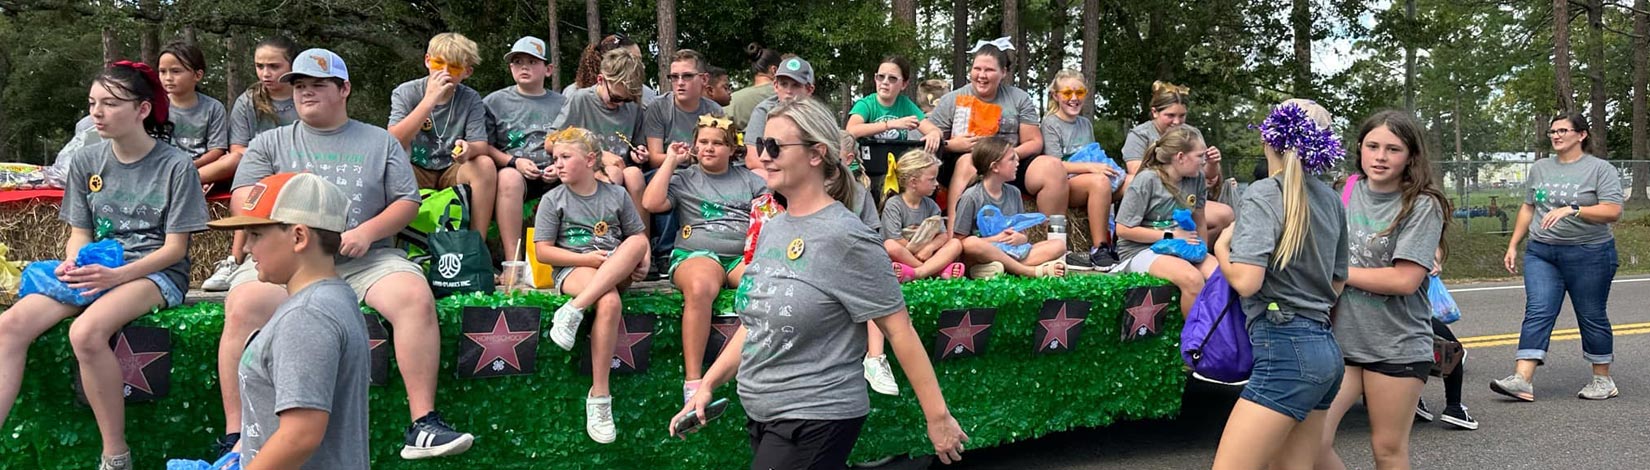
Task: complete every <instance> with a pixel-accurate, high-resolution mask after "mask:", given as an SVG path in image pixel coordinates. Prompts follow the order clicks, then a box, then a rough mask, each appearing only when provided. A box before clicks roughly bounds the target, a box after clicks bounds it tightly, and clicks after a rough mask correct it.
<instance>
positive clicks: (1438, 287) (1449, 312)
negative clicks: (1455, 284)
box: [1427, 276, 1461, 323]
mask: <svg viewBox="0 0 1650 470" xmlns="http://www.w3.org/2000/svg"><path fill="white" fill-rule="evenodd" d="M1427 300H1428V301H1430V302H1431V303H1432V317H1433V318H1437V319H1438V321H1441V322H1444V323H1455V322H1456V321H1458V320H1460V319H1461V307H1459V306H1457V305H1456V304H1455V296H1453V295H1450V293H1449V288H1446V287H1444V281H1443V280H1441V279H1438V276H1427Z"/></svg>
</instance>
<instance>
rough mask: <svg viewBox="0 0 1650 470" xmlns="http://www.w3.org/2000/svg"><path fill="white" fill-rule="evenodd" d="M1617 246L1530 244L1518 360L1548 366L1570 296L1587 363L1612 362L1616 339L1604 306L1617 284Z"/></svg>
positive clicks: (1604, 243) (1608, 244)
mask: <svg viewBox="0 0 1650 470" xmlns="http://www.w3.org/2000/svg"><path fill="white" fill-rule="evenodd" d="M1617 264H1618V262H1617V259H1616V242H1615V240H1610V241H1606V242H1602V243H1594V244H1591V245H1548V244H1546V243H1541V242H1537V241H1533V240H1532V241H1530V244H1529V246H1528V247H1526V248H1525V251H1524V292H1525V294H1524V295H1525V301H1524V302H1525V303H1524V327H1523V328H1522V330H1521V331H1519V334H1518V355H1517V358H1518V359H1531V360H1535V361H1536V362H1538V363H1539V362H1544V361H1545V360H1546V358H1547V343H1548V342H1549V340H1550V339H1551V336H1552V334H1553V323H1554V322H1555V321H1557V320H1558V311H1559V310H1560V309H1561V308H1562V306H1563V303H1564V294H1565V293H1569V295H1570V308H1572V309H1574V310H1575V312H1576V324H1577V325H1579V326H1580V327H1581V351H1582V352H1583V353H1584V354H1583V357H1585V358H1587V360H1588V361H1589V362H1592V363H1594V364H1609V363H1610V362H1611V360H1612V359H1614V354H1613V353H1614V351H1615V341H1614V340H1615V337H1614V336H1613V333H1611V331H1610V317H1609V316H1608V315H1607V314H1606V312H1605V303H1606V302H1608V301H1609V300H1610V282H1611V281H1612V280H1614V279H1615V278H1616V266H1617Z"/></svg>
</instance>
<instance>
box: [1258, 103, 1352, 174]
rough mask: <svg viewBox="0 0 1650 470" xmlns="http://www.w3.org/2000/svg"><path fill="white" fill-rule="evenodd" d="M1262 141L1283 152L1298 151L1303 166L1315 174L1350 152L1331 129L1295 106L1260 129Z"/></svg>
mask: <svg viewBox="0 0 1650 470" xmlns="http://www.w3.org/2000/svg"><path fill="white" fill-rule="evenodd" d="M1249 128H1251V129H1258V130H1260V139H1261V140H1262V141H1264V142H1266V145H1270V146H1272V148H1273V149H1277V150H1279V151H1283V150H1289V149H1294V150H1295V153H1296V154H1297V155H1296V156H1297V158H1300V160H1301V166H1302V167H1303V168H1304V169H1305V170H1306V171H1307V172H1308V173H1311V174H1314V175H1316V174H1322V173H1324V172H1327V171H1329V169H1330V168H1333V167H1334V166H1335V164H1336V163H1339V162H1340V161H1341V160H1343V159H1345V158H1346V149H1343V148H1341V141H1340V139H1338V138H1336V137H1335V133H1334V132H1332V131H1330V130H1329V128H1328V127H1319V126H1318V123H1316V122H1313V121H1312V118H1311V117H1310V116H1307V115H1306V110H1305V109H1302V108H1301V107H1300V106H1297V105H1295V104H1294V103H1289V104H1285V105H1283V106H1279V107H1278V108H1277V109H1274V110H1272V114H1271V115H1270V116H1267V117H1266V121H1263V122H1261V124H1260V125H1259V126H1253V125H1251V126H1249Z"/></svg>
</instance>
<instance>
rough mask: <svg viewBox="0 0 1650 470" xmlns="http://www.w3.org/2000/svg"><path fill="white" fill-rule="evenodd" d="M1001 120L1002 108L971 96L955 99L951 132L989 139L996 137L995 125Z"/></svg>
mask: <svg viewBox="0 0 1650 470" xmlns="http://www.w3.org/2000/svg"><path fill="white" fill-rule="evenodd" d="M1002 118H1003V107H1002V106H997V105H996V104H992V103H991V102H989V101H983V100H981V99H979V98H977V97H975V96H973V95H962V96H958V97H957V115H956V119H955V120H954V122H953V123H952V126H951V131H952V132H953V133H958V132H959V131H962V132H965V134H963V135H965V136H969V137H976V136H977V137H990V136H994V135H997V131H998V130H999V129H998V127H997V125H998V123H999V122H1001V120H1002Z"/></svg>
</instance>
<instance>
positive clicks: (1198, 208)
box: [1112, 126, 1216, 312]
mask: <svg viewBox="0 0 1650 470" xmlns="http://www.w3.org/2000/svg"><path fill="white" fill-rule="evenodd" d="M1207 153H1208V147H1207V146H1205V145H1203V135H1202V134H1201V133H1199V132H1198V131H1197V129H1195V128H1192V127H1190V126H1180V127H1177V128H1174V129H1171V130H1170V131H1169V132H1168V133H1166V134H1164V135H1163V138H1160V139H1158V140H1157V142H1153V143H1152V145H1151V146H1150V147H1147V148H1146V156H1147V158H1146V160H1144V161H1145V166H1144V167H1142V168H1141V170H1140V174H1139V175H1138V176H1136V177H1135V178H1134V183H1133V184H1130V185H1129V187H1128V188H1126V189H1124V192H1123V204H1122V207H1120V208H1118V209H1117V252H1118V254H1119V255H1120V256H1119V258H1122V260H1123V261H1122V262H1120V263H1118V264H1117V267H1115V268H1113V270H1112V271H1113V272H1118V273H1148V274H1151V275H1153V276H1157V277H1161V278H1164V279H1168V280H1170V281H1172V282H1174V284H1175V286H1176V287H1179V288H1180V308H1181V310H1180V311H1182V312H1189V311H1191V309H1192V302H1193V301H1195V300H1197V294H1198V292H1199V291H1202V290H1203V281H1204V280H1205V279H1208V278H1209V276H1210V275H1211V274H1213V273H1214V271H1215V266H1216V263H1215V260H1213V259H1211V258H1207V257H1205V258H1203V260H1202V261H1201V262H1199V263H1196V264H1193V263H1192V262H1190V261H1187V260H1185V259H1181V258H1179V257H1176V256H1174V255H1167V254H1158V253H1156V252H1153V251H1152V250H1151V247H1152V244H1155V243H1157V242H1158V241H1161V240H1169V239H1179V240H1185V241H1186V242H1187V243H1196V244H1201V243H1204V240H1207V239H1208V233H1209V232H1208V229H1207V228H1206V227H1207V225H1208V224H1207V223H1205V219H1204V217H1203V214H1204V213H1203V207H1204V203H1205V201H1204V193H1203V182H1202V180H1201V179H1200V178H1198V170H1199V167H1201V166H1202V165H1203V156H1204V155H1205V154H1207ZM1178 209H1188V210H1191V211H1192V221H1193V222H1196V223H1197V227H1196V229H1195V230H1184V229H1182V228H1181V227H1180V226H1179V225H1178V224H1177V223H1176V222H1175V220H1174V212H1175V211H1176V210H1178Z"/></svg>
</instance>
